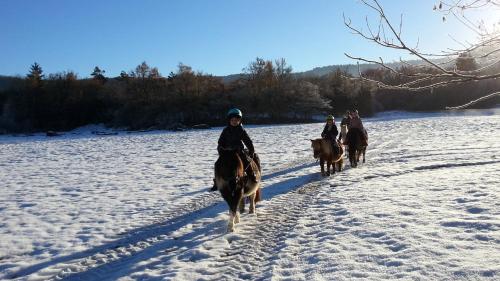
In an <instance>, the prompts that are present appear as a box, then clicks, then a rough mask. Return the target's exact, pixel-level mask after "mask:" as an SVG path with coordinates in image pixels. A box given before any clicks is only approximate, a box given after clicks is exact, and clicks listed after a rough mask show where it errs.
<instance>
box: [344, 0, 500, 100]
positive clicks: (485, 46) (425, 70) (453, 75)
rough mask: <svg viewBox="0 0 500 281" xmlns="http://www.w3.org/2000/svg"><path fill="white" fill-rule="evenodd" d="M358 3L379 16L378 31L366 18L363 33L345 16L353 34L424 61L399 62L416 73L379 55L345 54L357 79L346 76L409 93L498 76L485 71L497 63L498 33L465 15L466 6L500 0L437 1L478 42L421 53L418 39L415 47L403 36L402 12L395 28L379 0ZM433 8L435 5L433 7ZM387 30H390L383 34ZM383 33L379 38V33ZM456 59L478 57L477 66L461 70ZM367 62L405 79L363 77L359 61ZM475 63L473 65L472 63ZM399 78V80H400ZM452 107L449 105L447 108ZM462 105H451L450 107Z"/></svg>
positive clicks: (497, 4)
mask: <svg viewBox="0 0 500 281" xmlns="http://www.w3.org/2000/svg"><path fill="white" fill-rule="evenodd" d="M361 2H362V3H363V4H364V5H365V6H367V7H369V8H370V9H371V10H373V11H374V12H375V13H376V14H377V15H378V17H379V19H378V27H377V32H376V33H375V32H373V30H374V29H373V28H372V27H371V26H370V22H369V21H368V18H367V17H366V20H365V21H366V26H367V28H368V33H365V32H363V30H362V29H359V28H356V27H354V26H353V24H352V21H351V20H350V19H346V17H345V15H344V24H345V26H346V27H347V28H348V29H349V30H351V32H352V33H353V34H355V35H358V36H360V37H362V38H364V39H366V40H368V41H369V42H373V43H375V44H377V45H379V46H382V47H384V48H390V49H395V50H399V51H407V52H409V53H410V55H412V56H414V57H416V58H417V59H419V60H420V61H422V63H423V64H421V65H416V66H415V65H410V64H409V63H407V62H405V61H402V60H401V62H402V63H403V64H404V65H407V66H411V69H414V70H416V72H408V71H404V72H403V71H401V70H402V69H399V68H394V67H390V66H388V65H387V64H386V63H385V62H384V61H383V59H382V58H380V59H379V61H376V60H372V59H367V58H362V57H356V56H352V55H350V54H347V53H345V55H346V56H347V57H349V58H351V59H354V60H357V61H358V71H359V72H360V73H359V78H352V77H351V78H349V79H356V80H361V81H365V82H368V83H372V84H375V85H376V86H377V87H379V88H382V89H390V90H406V91H412V92H419V91H424V90H429V89H431V90H432V89H434V88H440V87H446V86H450V85H454V84H463V83H466V82H470V81H481V80H490V79H497V78H500V72H498V73H493V74H491V73H484V72H485V70H487V69H490V68H492V67H493V66H496V65H498V64H499V63H500V56H498V54H499V53H500V32H498V31H497V32H496V33H490V32H488V31H487V30H486V29H485V28H482V27H481V26H480V25H478V27H476V26H475V25H474V23H473V22H472V21H471V20H470V19H469V18H468V17H467V16H466V15H465V11H467V9H480V8H484V7H488V6H491V5H493V6H495V7H497V8H499V7H500V0H450V1H441V2H440V4H439V10H440V11H441V12H442V13H444V14H445V15H452V16H454V17H455V18H457V20H459V21H460V22H461V23H462V24H463V25H464V26H467V27H468V28H469V29H470V30H471V31H473V32H475V33H476V34H478V35H479V36H480V38H479V40H478V42H477V43H468V42H466V43H467V44H464V43H460V42H458V41H457V40H455V41H457V43H459V44H461V45H462V47H463V49H448V51H443V52H441V53H440V54H433V53H424V52H420V51H419V50H418V45H419V42H420V40H418V41H417V44H416V46H415V47H414V48H412V47H409V46H408V44H407V43H406V42H405V40H404V39H403V38H402V32H403V30H402V29H403V28H402V22H403V17H402V15H401V17H400V22H399V28H398V29H396V28H394V25H393V24H392V22H391V21H390V20H389V19H388V17H387V16H386V14H385V12H384V9H383V8H382V6H381V5H380V3H379V1H378V0H370V1H369V0H361ZM434 9H435V10H437V9H438V8H437V7H435V8H434ZM386 30H388V31H389V33H388V34H386ZM381 33H382V35H383V36H382V37H381V36H380V34H381ZM387 35H390V37H389V36H387ZM436 57H442V58H447V61H445V62H442V61H441V62H437V61H435V60H434V59H431V58H436ZM458 59H460V60H461V62H462V65H463V63H464V62H467V61H472V62H474V61H475V60H476V59H477V60H481V66H480V67H474V68H475V69H460V68H459V67H458ZM360 61H361V62H366V63H371V64H376V65H378V66H379V67H380V68H382V69H385V70H387V71H389V73H392V74H393V75H396V76H398V77H406V78H405V79H404V80H406V81H405V82H402V83H399V84H398V85H388V84H386V83H384V82H382V81H376V80H373V79H370V78H367V77H364V76H363V75H362V73H361V71H360V68H359V62H360ZM454 62H456V63H457V64H456V65H457V67H455V69H450V64H452V63H454ZM474 65H476V64H475V63H474ZM400 81H401V80H400ZM497 95H498V92H497V93H493V94H489V95H486V96H484V97H482V98H479V99H476V100H473V101H470V102H469V103H467V104H465V105H463V108H465V107H467V106H471V105H473V104H476V103H478V102H479V101H482V100H485V99H489V98H492V97H495V96H497ZM450 108H452V107H450ZM456 108H462V106H460V107H453V109H456Z"/></svg>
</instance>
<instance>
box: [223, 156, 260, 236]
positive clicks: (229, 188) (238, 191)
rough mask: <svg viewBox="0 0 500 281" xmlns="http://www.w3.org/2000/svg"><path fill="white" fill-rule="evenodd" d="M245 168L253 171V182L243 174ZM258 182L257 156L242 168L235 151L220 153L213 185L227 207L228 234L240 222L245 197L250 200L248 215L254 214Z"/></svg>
mask: <svg viewBox="0 0 500 281" xmlns="http://www.w3.org/2000/svg"><path fill="white" fill-rule="evenodd" d="M245 168H246V169H252V170H253V171H254V173H255V181H253V180H251V179H250V178H249V177H248V176H247V175H246V174H245V172H244V169H245ZM260 180H261V169H260V160H259V158H258V156H257V154H255V156H254V159H253V160H252V161H250V164H249V167H243V162H242V161H241V158H240V156H239V155H238V153H237V152H236V151H234V150H229V151H228V150H225V151H221V153H220V155H219V159H217V161H216V162H215V185H216V186H217V189H218V190H219V191H220V193H221V195H222V197H223V198H224V200H225V201H226V203H227V205H228V206H229V223H228V225H227V230H228V232H233V231H234V224H236V223H239V222H240V214H239V213H242V212H243V211H244V210H245V200H244V199H245V197H249V199H250V209H249V213H251V214H253V213H255V204H256V203H257V202H258V201H260ZM238 207H239V208H238ZM238 211H239V212H238Z"/></svg>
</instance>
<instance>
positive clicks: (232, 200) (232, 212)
mask: <svg viewBox="0 0 500 281" xmlns="http://www.w3.org/2000/svg"><path fill="white" fill-rule="evenodd" d="M231 190H234V191H233V192H232V191H231ZM221 193H222V197H223V198H224V200H226V202H227V204H228V205H229V222H228V224H227V231H228V232H234V224H235V223H238V222H239V219H240V218H239V216H240V215H239V213H238V205H239V203H240V200H241V198H242V197H243V191H242V190H241V189H240V188H236V183H235V182H233V183H230V185H229V188H225V189H224V190H223V192H221Z"/></svg>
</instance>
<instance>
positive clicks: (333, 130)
mask: <svg viewBox="0 0 500 281" xmlns="http://www.w3.org/2000/svg"><path fill="white" fill-rule="evenodd" d="M338 133H339V131H338V129H337V125H335V118H334V117H333V115H328V116H327V117H326V125H325V128H324V129H323V132H322V133H321V137H322V138H324V139H327V140H330V141H331V143H332V146H333V151H335V153H336V154H338V153H339V146H338V144H337V135H338Z"/></svg>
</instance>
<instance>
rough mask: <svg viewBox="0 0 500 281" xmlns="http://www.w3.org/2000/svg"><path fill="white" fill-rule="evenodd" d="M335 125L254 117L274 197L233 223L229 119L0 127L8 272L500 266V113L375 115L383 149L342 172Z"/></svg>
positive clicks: (375, 145)
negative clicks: (330, 132)
mask: <svg viewBox="0 0 500 281" xmlns="http://www.w3.org/2000/svg"><path fill="white" fill-rule="evenodd" d="M322 126H323V125H322V124H320V123H317V124H306V125H283V126H247V127H246V128H247V130H248V132H249V134H250V136H251V137H252V139H253V140H254V143H255V146H256V150H257V152H259V153H260V157H261V160H262V166H263V174H264V182H263V187H264V190H263V196H264V198H263V199H264V200H263V201H262V202H260V203H258V205H257V213H258V215H257V216H256V217H255V216H253V215H249V214H243V215H242V219H241V223H240V224H238V225H237V226H236V229H237V230H236V233H232V234H226V225H227V217H228V215H227V207H226V205H225V203H224V202H223V201H222V199H221V198H220V195H219V194H218V193H217V192H214V193H209V192H207V190H208V188H209V187H210V186H211V184H212V176H213V171H212V167H213V163H214V161H215V160H216V157H217V153H216V150H215V147H216V142H217V139H218V136H219V134H220V131H221V128H215V129H212V130H202V131H189V132H180V133H171V132H147V133H130V134H127V133H126V132H120V133H119V134H118V135H114V136H95V135H92V134H90V131H89V129H80V130H77V131H73V132H69V133H66V134H64V136H61V137H52V138H49V137H45V136H43V135H35V136H30V137H14V136H0V148H1V149H0V218H1V220H0V279H18V280H46V279H53V280H60V279H63V280H116V279H121V280H148V279H154V280H158V279H159V280H352V279H360V280H388V279H401V280H483V279H484V280H499V279H500V111H498V110H483V111H466V112H459V113H449V112H448V113H431V114H418V113H401V112H390V113H384V114H381V115H378V116H376V117H374V118H371V119H366V120H365V126H366V127H367V129H368V131H369V134H370V145H369V147H368V150H367V156H366V158H367V162H366V163H365V164H361V165H360V167H359V168H355V169H351V168H350V167H349V164H348V163H346V165H345V170H344V171H343V172H341V173H337V174H335V175H333V176H330V177H327V178H323V177H321V176H320V175H319V165H318V164H317V163H316V162H315V160H313V159H312V151H311V148H310V141H309V139H311V138H316V137H318V136H319V134H320V132H321V129H322Z"/></svg>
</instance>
